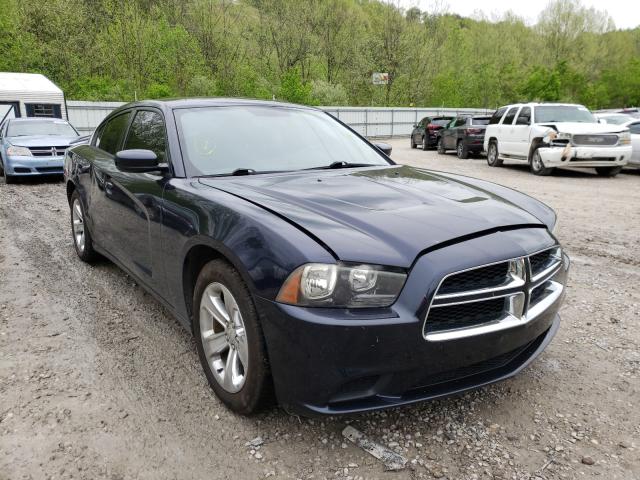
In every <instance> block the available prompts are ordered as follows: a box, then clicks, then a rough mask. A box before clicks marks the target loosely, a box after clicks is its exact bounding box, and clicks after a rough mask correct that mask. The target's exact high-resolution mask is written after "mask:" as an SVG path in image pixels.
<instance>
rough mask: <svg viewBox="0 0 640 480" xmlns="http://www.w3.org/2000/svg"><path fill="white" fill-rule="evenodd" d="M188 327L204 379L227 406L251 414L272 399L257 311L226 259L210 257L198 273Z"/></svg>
mask: <svg viewBox="0 0 640 480" xmlns="http://www.w3.org/2000/svg"><path fill="white" fill-rule="evenodd" d="M192 328H193V334H194V337H195V340H196V348H197V350H198V357H199V358H200V363H201V364H202V368H203V370H204V373H205V376H206V377H207V381H208V382H209V385H210V386H211V389H212V390H213V391H214V393H215V394H216V396H217V397H218V398H219V399H220V400H221V401H222V402H223V403H224V404H225V405H226V406H227V407H228V408H229V409H231V410H233V411H234V412H236V413H239V414H242V415H250V414H252V413H255V412H257V411H259V410H261V409H262V408H264V407H265V406H268V405H269V404H270V403H271V401H272V399H273V393H272V390H273V388H272V381H271V375H270V371H269V362H268V360H267V348H266V345H265V341H264V336H263V333H262V328H261V325H260V321H259V318H258V313H257V311H256V307H255V304H254V302H253V298H252V297H251V292H250V291H249V289H248V288H247V286H246V284H245V283H244V281H243V280H242V277H241V276H240V274H239V273H238V272H237V270H236V269H234V268H233V267H232V266H231V265H229V264H228V263H227V262H225V261H224V260H219V259H218V260H212V261H210V262H209V263H207V264H206V265H205V266H204V267H203V269H202V271H201V272H200V274H199V275H198V280H197V281H196V285H195V289H194V295H193V325H192Z"/></svg>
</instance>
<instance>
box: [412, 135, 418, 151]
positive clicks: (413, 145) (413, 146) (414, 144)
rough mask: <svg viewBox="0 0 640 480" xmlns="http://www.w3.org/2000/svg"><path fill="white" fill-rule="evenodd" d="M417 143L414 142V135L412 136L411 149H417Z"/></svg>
mask: <svg viewBox="0 0 640 480" xmlns="http://www.w3.org/2000/svg"><path fill="white" fill-rule="evenodd" d="M416 147H417V145H416V142H414V141H413V134H411V148H416Z"/></svg>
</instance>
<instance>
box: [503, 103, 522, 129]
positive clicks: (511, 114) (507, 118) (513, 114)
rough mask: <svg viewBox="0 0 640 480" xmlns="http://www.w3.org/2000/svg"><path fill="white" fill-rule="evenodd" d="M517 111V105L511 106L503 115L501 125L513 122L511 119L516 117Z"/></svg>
mask: <svg viewBox="0 0 640 480" xmlns="http://www.w3.org/2000/svg"><path fill="white" fill-rule="evenodd" d="M517 111H518V107H511V108H510V109H509V111H508V112H507V114H506V115H505V116H504V120H502V124H503V125H511V124H512V123H513V119H514V118H516V112H517Z"/></svg>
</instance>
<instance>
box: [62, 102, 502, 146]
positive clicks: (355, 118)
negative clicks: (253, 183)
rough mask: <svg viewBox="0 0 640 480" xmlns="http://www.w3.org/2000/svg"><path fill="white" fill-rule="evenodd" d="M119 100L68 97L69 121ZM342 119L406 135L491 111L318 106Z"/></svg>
mask: <svg viewBox="0 0 640 480" xmlns="http://www.w3.org/2000/svg"><path fill="white" fill-rule="evenodd" d="M120 105H124V103H122V102H83V101H75V100H74V101H68V102H67V110H68V112H69V121H70V122H71V124H72V125H73V126H75V127H76V128H77V129H78V130H79V131H80V132H82V133H84V134H88V133H90V132H92V131H93V130H94V129H95V128H96V127H97V126H98V124H99V123H100V122H101V121H102V119H103V118H104V117H106V116H107V115H108V114H109V112H111V111H112V110H114V109H116V108H117V107H119V106H120ZM320 108H321V109H323V110H324V111H326V112H328V113H330V114H331V115H333V116H334V117H336V118H338V119H339V120H340V121H342V122H344V123H346V124H347V125H349V126H350V127H351V128H353V129H354V130H356V131H357V132H358V133H360V134H361V135H364V136H365V137H379V138H384V137H402V136H409V134H410V133H411V130H412V129H413V125H415V124H416V123H418V121H420V119H421V118H423V117H428V116H436V115H456V114H472V115H485V114H491V113H492V112H493V110H485V109H481V108H383V107H320Z"/></svg>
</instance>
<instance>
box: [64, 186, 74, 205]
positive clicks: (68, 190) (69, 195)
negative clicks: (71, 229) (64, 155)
mask: <svg viewBox="0 0 640 480" xmlns="http://www.w3.org/2000/svg"><path fill="white" fill-rule="evenodd" d="M66 188H67V202H68V203H69V205H71V195H73V192H75V191H76V184H75V183H73V181H72V180H67V185H66Z"/></svg>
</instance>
